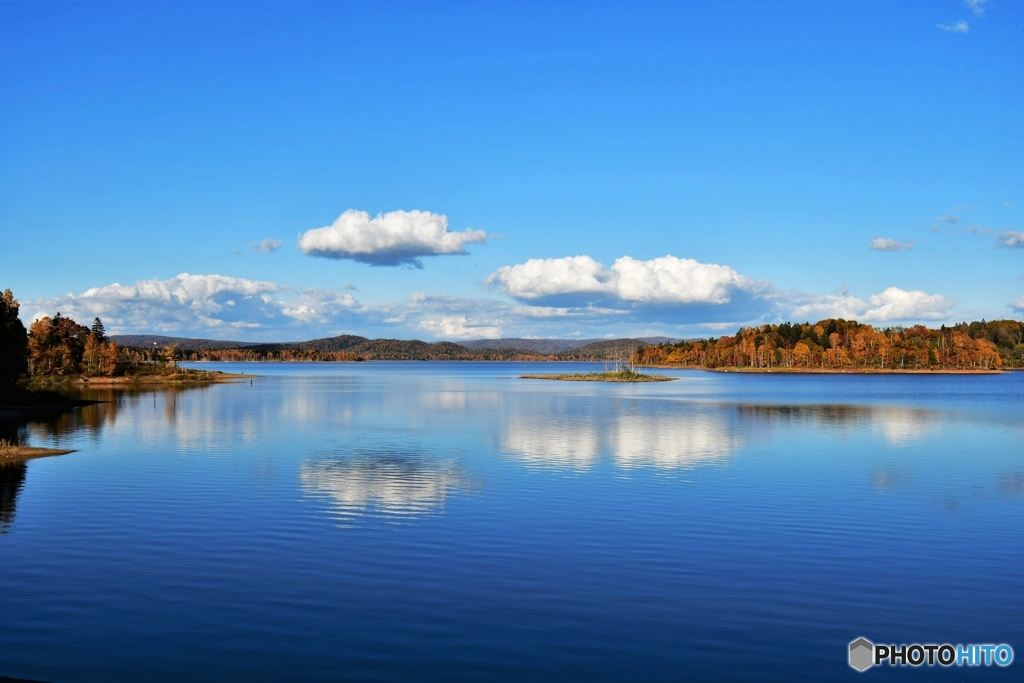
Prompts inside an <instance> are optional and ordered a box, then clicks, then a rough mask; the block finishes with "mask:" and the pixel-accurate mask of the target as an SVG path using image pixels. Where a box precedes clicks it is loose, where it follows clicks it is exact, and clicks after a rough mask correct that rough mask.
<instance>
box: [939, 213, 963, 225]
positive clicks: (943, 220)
mask: <svg viewBox="0 0 1024 683" xmlns="http://www.w3.org/2000/svg"><path fill="white" fill-rule="evenodd" d="M935 220H937V221H939V222H940V223H952V224H954V225H955V224H957V223H959V222H960V216H957V215H955V214H950V215H949V216H936V217H935Z"/></svg>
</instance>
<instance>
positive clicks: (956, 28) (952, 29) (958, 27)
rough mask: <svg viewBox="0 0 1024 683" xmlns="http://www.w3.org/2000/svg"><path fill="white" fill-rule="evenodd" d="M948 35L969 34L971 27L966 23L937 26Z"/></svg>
mask: <svg viewBox="0 0 1024 683" xmlns="http://www.w3.org/2000/svg"><path fill="white" fill-rule="evenodd" d="M935 25H936V26H937V27H939V28H941V29H942V30H943V31H946V32H947V33H967V32H968V31H970V30H971V27H970V26H968V25H967V22H966V21H958V22H956V23H955V24H935Z"/></svg>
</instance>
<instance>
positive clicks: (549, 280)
mask: <svg viewBox="0 0 1024 683" xmlns="http://www.w3.org/2000/svg"><path fill="white" fill-rule="evenodd" d="M485 284H486V285H487V286H489V287H497V288H498V289H500V290H501V291H503V292H504V293H506V294H508V295H509V296H511V297H513V298H515V299H519V300H521V301H535V302H542V301H545V300H556V299H566V298H572V299H575V300H576V302H577V303H582V302H584V301H586V302H588V303H589V304H591V305H595V304H596V303H598V302H604V303H605V304H607V305H609V306H611V307H614V306H615V305H622V304H627V305H687V304H703V305H712V306H720V305H723V304H728V303H729V302H730V301H731V299H732V297H733V296H735V295H736V294H740V293H746V294H758V293H763V292H765V291H766V290H767V289H768V288H770V285H769V284H768V283H765V282H760V281H757V280H753V279H751V278H747V277H744V276H742V275H740V274H739V273H737V272H736V271H735V270H733V269H732V268H729V267H727V266H720V265H717V264H713V263H711V264H709V263H699V262H698V261H695V260H694V259H685V258H684V259H681V258H677V257H675V256H662V257H660V258H655V259H651V260H650V261H638V260H636V259H633V258H630V257H629V256H623V257H621V258H618V259H616V260H615V263H613V264H612V267H611V268H605V267H604V266H603V265H602V264H600V263H598V262H597V261H595V260H594V259H593V258H591V257H589V256H567V257H564V258H553V259H530V260H529V261H527V262H526V263H522V264H518V265H514V266H503V267H501V268H499V269H498V271H497V272H495V273H493V274H491V276H490V277H488V278H487V280H486V281H485Z"/></svg>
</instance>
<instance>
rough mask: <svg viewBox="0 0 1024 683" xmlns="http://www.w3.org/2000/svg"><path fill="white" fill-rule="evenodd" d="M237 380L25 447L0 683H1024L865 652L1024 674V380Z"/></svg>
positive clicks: (123, 404) (312, 367)
mask: <svg viewBox="0 0 1024 683" xmlns="http://www.w3.org/2000/svg"><path fill="white" fill-rule="evenodd" d="M209 367H211V368H217V369H223V370H225V371H234V372H239V371H240V372H251V373H256V374H258V375H259V377H257V378H256V379H255V380H254V381H253V382H252V384H251V385H250V384H249V382H248V381H246V382H245V383H240V384H219V385H213V386H207V387H196V388H177V389H167V390H147V391H139V392H129V391H108V392H99V391H97V392H93V393H92V394H91V395H94V396H96V397H100V398H104V399H106V400H108V401H110V402H108V403H103V404H100V405H95V406H90V407H87V408H84V409H82V410H80V411H78V412H77V413H74V414H70V415H66V416H64V417H62V418H61V419H60V420H56V421H52V422H48V423H33V424H30V425H28V426H27V427H26V428H25V429H26V430H27V436H28V438H29V440H30V441H31V442H32V443H33V444H34V445H53V446H61V447H68V448H75V449H78V450H77V452H75V453H72V454H70V455H66V456H61V457H53V458H44V459H39V460H33V461H30V462H28V463H27V464H26V465H23V466H19V467H5V468H2V469H0V477H2V481H0V491H2V510H0V618H2V628H0V676H17V677H23V678H29V679H36V680H41V681H51V682H54V683H62V682H64V681H69V682H70V681H105V682H110V681H115V682H116V681H140V680H145V681H184V680H189V681H225V680H237V681H286V680H290V681H343V680H378V681H458V680H487V681H567V680H580V681H636V680H644V681H679V680H735V681H754V680H758V681H792V680H830V681H842V680H851V681H852V680H866V678H877V679H885V680H894V679H910V678H913V679H914V680H918V679H921V678H922V676H928V677H934V678H936V679H940V680H951V681H952V680H964V679H968V680H973V679H978V680H1019V676H1020V673H1019V672H1020V667H1021V666H1024V662H1020V661H1018V662H1014V663H1013V664H1012V665H1011V666H1009V667H1007V668H1005V669H1001V668H997V667H987V668H985V667H979V668H958V667H950V668H949V669H944V668H940V667H935V668H931V669H929V668H928V667H922V668H921V669H923V670H921V669H912V668H906V669H901V668H898V667H896V668H889V667H881V668H878V669H873V670H870V671H868V672H866V673H864V674H858V673H857V672H855V671H854V670H853V669H851V668H850V667H849V666H848V665H847V645H848V643H849V642H850V641H852V640H854V639H855V638H857V637H859V636H864V637H866V638H868V639H869V640H871V641H873V642H875V643H915V642H917V643H935V642H938V643H944V642H951V643H1009V644H1010V645H1013V646H1014V647H1015V648H1017V650H1018V657H1020V656H1024V655H1022V654H1021V653H1024V448H1022V446H1024V411H1022V406H1024V373H1012V374H1004V375H975V376H949V375H927V376H922V375H882V376H864V375H845V376H837V375H808V376H803V375H742V374H719V373H706V372H700V371H682V370H680V371H666V374H671V375H673V376H677V377H678V378H679V379H678V380H677V381H673V382H664V383H646V384H600V383H568V382H550V381H543V380H521V379H516V377H517V375H519V374H523V373H528V372H530V373H535V372H540V373H543V372H566V371H579V370H580V368H581V367H583V368H587V367H588V366H586V365H582V364H556V363H537V364H531V363H440V362H438V363H416V362H409V363H397V362H396V363H385V362H378V363H365V364H363V363H353V364H237V365H235V364H227V363H225V364H211V365H210V366H209Z"/></svg>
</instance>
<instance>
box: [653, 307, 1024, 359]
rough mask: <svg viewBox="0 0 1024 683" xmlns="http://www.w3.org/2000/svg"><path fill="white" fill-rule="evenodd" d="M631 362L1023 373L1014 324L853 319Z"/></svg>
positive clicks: (656, 350) (774, 330)
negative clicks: (878, 323)
mask: <svg viewBox="0 0 1024 683" xmlns="http://www.w3.org/2000/svg"><path fill="white" fill-rule="evenodd" d="M635 362H637V363H639V364H644V365H681V366H688V367H703V368H821V369H842V368H865V369H867V368H878V369H917V370H995V369H999V368H1021V367H1024V324H1022V323H1020V322H1018V321H1016V320H993V321H991V322H985V321H984V320H982V321H981V322H972V323H966V322H965V323H960V324H958V325H953V326H952V327H946V326H945V325H943V326H942V327H940V328H939V329H929V328H927V327H925V326H923V325H914V326H913V327H901V326H893V327H887V328H885V329H878V328H875V327H872V326H871V325H862V324H860V323H858V322H856V321H853V320H842V319H831V318H830V319H826V320H821V321H819V322H817V323H815V324H813V325H812V324H811V323H803V324H800V323H782V324H781V325H760V326H758V327H747V328H741V329H740V330H739V331H738V332H737V333H736V334H735V335H731V336H724V337H719V338H718V339H714V338H712V339H706V340H697V341H682V342H679V343H677V344H661V345H658V346H648V347H645V348H643V349H641V350H640V351H639V352H638V357H637V359H636V360H635Z"/></svg>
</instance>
